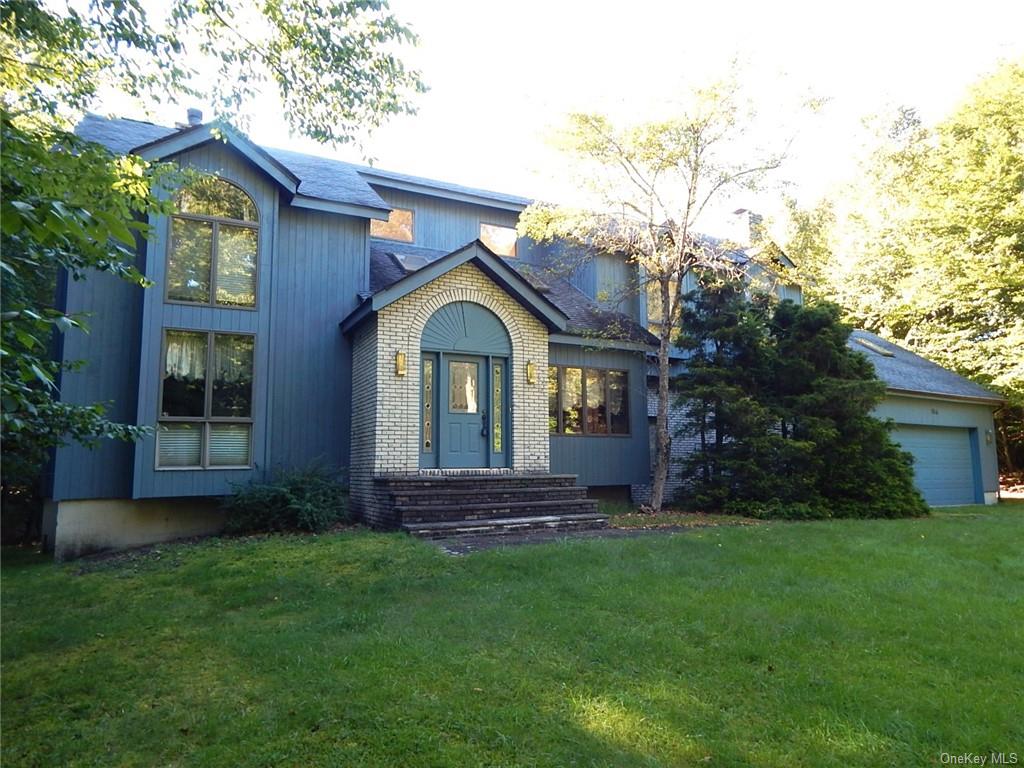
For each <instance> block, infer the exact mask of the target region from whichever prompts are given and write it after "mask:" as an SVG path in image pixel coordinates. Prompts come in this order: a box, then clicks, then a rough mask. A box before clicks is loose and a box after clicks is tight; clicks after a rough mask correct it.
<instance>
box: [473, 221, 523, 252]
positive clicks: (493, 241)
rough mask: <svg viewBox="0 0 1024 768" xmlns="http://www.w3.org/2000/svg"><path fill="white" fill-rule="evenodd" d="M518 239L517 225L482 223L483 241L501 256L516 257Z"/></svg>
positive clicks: (481, 237) (481, 233)
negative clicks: (504, 225) (503, 225)
mask: <svg viewBox="0 0 1024 768" xmlns="http://www.w3.org/2000/svg"><path fill="white" fill-rule="evenodd" d="M518 239H519V235H518V234H517V233H516V229H515V227H502V226H499V225H498V224H481V225H480V240H481V242H483V244H484V245H486V246H487V247H488V248H490V249H491V251H493V252H494V253H496V254H498V255H499V256H507V257H509V258H510V259H511V258H515V255H516V241H517V240H518Z"/></svg>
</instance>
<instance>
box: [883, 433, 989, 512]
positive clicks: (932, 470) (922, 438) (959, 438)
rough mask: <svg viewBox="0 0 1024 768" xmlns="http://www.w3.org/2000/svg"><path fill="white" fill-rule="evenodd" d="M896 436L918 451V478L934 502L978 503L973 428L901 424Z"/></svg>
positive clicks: (897, 440) (913, 450)
mask: <svg viewBox="0 0 1024 768" xmlns="http://www.w3.org/2000/svg"><path fill="white" fill-rule="evenodd" d="M892 436H893V439H894V440H895V441H896V442H897V443H899V444H900V445H901V446H902V447H903V450H905V451H910V453H912V454H914V479H915V481H916V482H917V487H918V488H919V489H920V490H921V493H922V494H924V499H925V501H927V502H928V503H929V504H931V505H932V506H949V505H951V504H974V503H975V502H976V501H978V499H977V498H976V496H975V490H974V489H975V482H974V462H973V461H972V456H971V454H972V452H973V448H972V446H971V436H970V430H967V429H960V428H956V427H921V426H916V425H910V424H898V425H897V426H896V429H895V430H894V431H893V433H892Z"/></svg>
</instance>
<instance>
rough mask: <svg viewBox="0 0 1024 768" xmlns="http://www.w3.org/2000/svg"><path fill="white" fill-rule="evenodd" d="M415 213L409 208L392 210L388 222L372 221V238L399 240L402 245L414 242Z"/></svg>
mask: <svg viewBox="0 0 1024 768" xmlns="http://www.w3.org/2000/svg"><path fill="white" fill-rule="evenodd" d="M412 224H413V213H412V211H411V210H409V209H408V208H392V209H391V213H389V214H388V220H387V221H378V220H377V219H371V220H370V237H379V238H381V239H382V240H397V241H398V242H400V243H411V242H412V241H413V231H412Z"/></svg>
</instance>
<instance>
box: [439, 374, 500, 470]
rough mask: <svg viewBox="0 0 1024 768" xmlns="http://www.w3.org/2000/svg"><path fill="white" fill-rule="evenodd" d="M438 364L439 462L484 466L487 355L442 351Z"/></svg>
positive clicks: (444, 464) (487, 434)
mask: <svg viewBox="0 0 1024 768" xmlns="http://www.w3.org/2000/svg"><path fill="white" fill-rule="evenodd" d="M442 359H443V361H444V364H443V365H442V367H441V387H440V389H441V391H440V395H441V397H440V400H441V409H440V410H441V423H440V425H439V426H440V431H441V466H442V467H486V466H488V455H487V451H488V436H489V433H490V424H489V423H488V422H489V412H490V405H489V397H488V394H489V386H488V368H487V358H485V357H476V356H472V355H444V356H443V358H442Z"/></svg>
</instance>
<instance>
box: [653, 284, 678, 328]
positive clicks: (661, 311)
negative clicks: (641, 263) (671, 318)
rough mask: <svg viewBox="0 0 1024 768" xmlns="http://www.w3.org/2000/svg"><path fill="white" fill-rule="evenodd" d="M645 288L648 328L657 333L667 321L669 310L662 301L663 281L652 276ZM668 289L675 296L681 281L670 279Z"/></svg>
mask: <svg viewBox="0 0 1024 768" xmlns="http://www.w3.org/2000/svg"><path fill="white" fill-rule="evenodd" d="M645 288H646V291H647V329H648V330H649V331H650V332H651V333H653V334H657V333H658V332H659V330H660V329H661V326H662V324H663V323H664V322H665V314H666V312H667V308H666V307H664V306H662V302H661V283H660V282H659V281H658V280H655V279H653V278H652V279H649V280H648V281H647V284H646V286H645ZM668 291H669V295H670V296H675V295H676V294H677V293H678V292H679V283H678V282H676V281H675V280H670V281H669V284H668Z"/></svg>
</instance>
